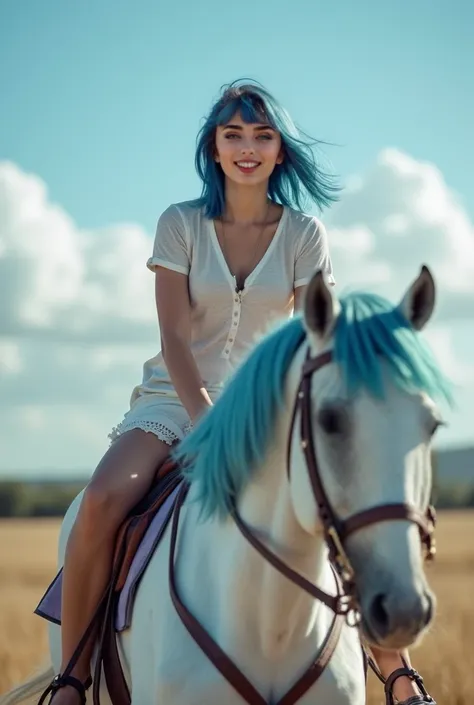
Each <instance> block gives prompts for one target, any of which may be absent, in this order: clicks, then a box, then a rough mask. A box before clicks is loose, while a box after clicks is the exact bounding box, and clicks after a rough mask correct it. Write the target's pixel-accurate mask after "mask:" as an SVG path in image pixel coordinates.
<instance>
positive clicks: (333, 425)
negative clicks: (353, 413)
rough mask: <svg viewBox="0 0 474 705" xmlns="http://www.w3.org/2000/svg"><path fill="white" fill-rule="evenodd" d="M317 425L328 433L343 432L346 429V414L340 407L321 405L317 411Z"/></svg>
mask: <svg viewBox="0 0 474 705" xmlns="http://www.w3.org/2000/svg"><path fill="white" fill-rule="evenodd" d="M318 421H319V425H320V426H321V428H322V429H323V431H325V432H326V433H328V434H329V435H335V434H340V433H344V431H345V430H346V429H347V416H346V414H345V413H344V411H343V410H342V409H338V408H335V407H333V406H327V407H323V408H322V409H321V410H320V411H319V413H318Z"/></svg>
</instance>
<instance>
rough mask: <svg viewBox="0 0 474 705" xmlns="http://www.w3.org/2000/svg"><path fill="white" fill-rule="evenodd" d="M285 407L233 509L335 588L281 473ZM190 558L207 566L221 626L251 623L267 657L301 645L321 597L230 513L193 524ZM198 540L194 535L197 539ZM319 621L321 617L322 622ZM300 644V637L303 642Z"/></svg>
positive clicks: (291, 560) (301, 567) (235, 628)
mask: <svg viewBox="0 0 474 705" xmlns="http://www.w3.org/2000/svg"><path fill="white" fill-rule="evenodd" d="M289 432H290V414H289V413H288V414H287V413H285V414H282V415H280V419H279V422H278V426H277V428H276V429H275V432H274V434H273V439H274V443H273V444H272V448H271V450H270V451H269V453H268V457H267V458H266V461H265V463H264V465H263V466H262V467H261V468H260V470H259V472H258V476H257V477H256V478H255V479H254V480H253V481H252V482H251V483H250V484H249V486H248V488H247V489H246V490H245V491H244V493H243V494H242V497H241V498H240V501H239V506H238V510H239V513H240V515H241V517H242V519H243V520H244V522H245V523H246V524H247V526H248V527H249V528H250V529H251V530H252V531H253V532H254V533H255V534H256V535H257V537H258V538H260V539H261V540H262V541H263V542H264V543H265V544H266V545H267V547H269V548H270V549H271V550H273V551H274V552H275V553H276V554H277V555H278V556H279V557H280V558H281V559H282V560H284V561H285V562H286V563H287V564H288V565H289V566H290V567H292V568H293V569H294V570H297V571H298V572H301V573H303V574H304V575H305V576H306V577H307V578H309V579H310V580H312V581H313V582H315V583H317V584H318V585H320V586H321V587H322V588H325V589H327V590H330V591H331V592H332V591H333V589H334V585H333V578H332V573H331V571H330V568H329V564H328V562H327V559H326V553H325V549H324V545H323V541H322V539H320V538H314V537H310V536H309V535H307V534H305V532H303V530H302V529H301V527H300V526H299V525H298V523H297V521H296V519H295V516H294V513H293V509H292V505H291V501H290V492H289V484H288V480H287V477H286V451H287V447H286V446H287V438H288V434H289ZM194 531H195V534H194V539H193V543H194V547H195V548H197V546H198V545H199V549H198V554H200V557H198V555H196V554H195V555H194V559H195V560H197V561H199V563H200V565H201V566H202V565H206V566H207V567H208V568H209V571H210V573H209V580H208V588H209V590H210V591H214V592H215V594H214V596H213V598H212V600H211V601H214V604H216V603H217V604H220V606H221V608H223V609H225V613H226V614H227V615H228V623H227V628H228V629H229V631H230V633H232V635H233V637H236V638H238V635H239V633H240V632H241V631H242V636H243V639H244V643H246V642H247V638H248V637H247V636H246V635H245V634H244V632H243V630H245V629H248V628H249V625H251V628H252V630H254V631H255V642H256V643H259V644H260V648H261V651H262V653H263V654H264V655H265V656H266V657H268V658H270V659H272V658H277V657H278V656H279V655H282V654H285V653H287V652H288V649H289V648H292V649H293V648H294V649H296V650H297V651H298V642H299V643H300V645H301V648H302V649H303V648H305V649H306V648H307V638H306V642H305V637H307V636H308V632H309V631H310V630H311V629H312V628H313V626H314V624H315V620H316V614H317V610H318V609H319V603H317V602H316V601H315V600H314V598H311V597H310V596H309V595H307V594H306V593H304V592H303V591H302V590H301V588H298V587H297V586H295V585H294V584H293V583H291V582H290V581H289V580H288V579H287V578H285V577H284V576H282V575H281V574H280V573H279V572H278V571H277V570H276V569H275V568H274V567H272V566H271V565H270V564H269V563H268V562H267V561H266V560H265V559H264V558H263V557H262V556H261V555H260V554H259V553H258V552H257V551H256V549H255V548H254V547H252V546H251V545H250V543H248V541H247V540H246V539H245V538H244V537H243V536H242V534H241V533H240V531H239V529H238V527H237V526H236V524H235V523H234V521H233V520H232V519H230V518H229V519H228V520H227V521H226V522H225V523H224V524H217V525H216V524H215V523H214V522H208V523H206V524H201V525H197V526H196V527H195V529H194ZM196 542H197V543H196ZM324 626H325V625H322V628H323V629H324ZM303 644H305V645H304V646H303Z"/></svg>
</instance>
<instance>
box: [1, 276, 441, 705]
mask: <svg viewBox="0 0 474 705" xmlns="http://www.w3.org/2000/svg"><path fill="white" fill-rule="evenodd" d="M434 304H435V285H434V281H433V278H432V276H431V274H430V272H429V271H428V269H427V268H426V267H423V269H422V271H421V273H420V275H419V276H418V278H417V279H416V280H415V281H414V283H413V284H412V285H411V286H410V287H409V288H408V290H407V292H406V293H405V295H404V296H403V298H402V300H401V302H400V304H399V305H397V306H395V307H394V306H392V305H390V304H389V303H388V302H387V301H385V300H384V299H381V298H380V297H377V296H374V295H370V294H367V293H360V294H358V293H356V294H349V295H347V296H345V297H343V298H341V299H340V300H338V299H336V298H335V297H334V295H333V293H332V292H331V290H330V289H329V288H328V287H327V286H326V284H325V282H324V279H323V276H322V275H321V274H320V273H317V274H315V276H314V277H313V279H312V280H311V282H310V283H309V285H308V287H307V291H306V298H305V306H304V313H303V316H302V318H301V319H300V318H299V317H298V318H295V319H293V320H292V321H290V322H288V323H285V324H284V325H283V326H282V327H281V328H279V329H278V330H276V331H274V332H272V333H271V334H270V335H268V336H266V337H265V338H264V339H263V340H262V341H261V342H260V343H259V344H258V345H257V346H256V347H255V349H254V350H253V352H252V353H251V354H250V356H249V358H248V360H247V361H246V362H245V363H244V364H243V365H242V367H241V368H240V369H239V371H238V372H237V373H236V375H235V377H234V378H233V379H232V380H231V381H230V382H229V384H228V386H227V387H226V389H225V391H224V392H223V394H222V396H221V397H220V399H219V400H218V402H217V403H216V405H215V406H214V407H213V409H212V410H211V411H210V412H209V413H208V414H207V416H206V417H205V418H204V419H203V420H202V421H201V423H200V424H199V426H198V427H197V428H196V429H195V430H194V431H193V432H192V433H191V434H190V435H189V436H188V437H187V439H186V440H185V441H184V442H183V443H182V445H181V446H180V448H179V456H178V457H179V459H180V460H181V461H182V462H184V463H185V466H186V471H185V475H186V479H187V481H188V482H189V487H190V489H189V493H188V496H187V497H186V499H185V501H184V503H183V506H182V508H181V512H180V518H179V526H178V528H177V531H178V533H177V544H176V555H175V572H176V585H177V590H178V593H179V596H180V598H181V600H182V602H183V603H184V605H186V607H187V608H188V609H189V610H190V612H191V613H192V614H193V615H194V616H195V617H196V618H197V619H198V620H199V622H200V623H201V625H203V627H204V628H205V629H206V630H207V632H208V633H209V634H210V635H211V636H212V638H213V639H214V640H215V642H216V643H217V644H218V645H219V647H220V648H221V649H223V651H224V652H225V653H226V654H227V655H228V656H229V657H230V658H231V659H232V661H233V663H234V664H235V665H236V666H237V667H238V669H239V670H240V671H241V672H242V673H243V674H244V675H245V677H246V679H247V680H248V681H249V682H250V683H251V684H252V686H253V687H254V688H255V689H256V691H258V693H259V694H260V697H261V702H262V703H274V704H277V703H279V702H280V700H281V699H282V698H283V696H284V695H285V693H287V691H288V690H290V689H291V687H292V686H293V684H294V683H295V681H297V680H298V678H300V676H301V675H302V673H304V672H305V670H306V669H307V667H308V666H309V664H310V663H311V662H312V661H314V659H315V657H316V656H317V654H318V650H320V648H321V646H322V645H323V642H324V640H325V638H326V637H327V635H328V632H329V631H330V628H331V625H332V622H333V618H334V613H333V611H332V610H331V609H329V608H328V607H327V606H326V605H324V604H323V603H322V602H321V600H318V599H315V598H314V595H310V594H308V592H306V591H304V590H302V589H301V587H300V586H298V585H296V584H295V583H294V582H293V581H292V580H289V579H288V577H285V576H284V575H282V574H281V573H280V572H279V571H278V570H276V569H275V567H274V566H272V565H271V564H270V563H269V562H268V560H266V559H265V558H264V557H262V555H261V554H260V551H259V550H256V548H255V546H253V545H251V543H250V542H249V540H248V539H247V538H246V537H245V536H244V535H243V534H242V531H241V529H240V528H239V526H238V523H237V517H239V516H240V517H241V519H242V521H243V522H244V524H245V526H246V527H248V528H249V531H250V532H251V533H252V535H253V536H255V537H258V540H259V541H260V542H261V543H262V544H263V545H264V546H266V547H267V548H268V549H270V550H271V551H272V552H273V554H276V555H277V556H278V557H279V558H280V559H281V560H282V561H283V562H284V564H285V565H287V566H289V567H290V568H291V569H293V570H294V571H297V572H298V573H300V574H303V575H304V576H305V577H306V578H307V579H308V580H309V581H311V583H312V584H315V585H317V586H318V587H319V588H320V590H322V591H324V593H327V595H330V596H334V595H336V594H337V584H336V580H335V576H334V572H333V570H332V568H331V564H330V561H329V559H328V550H327V537H328V534H327V531H326V530H325V525H324V523H323V522H322V521H321V517H320V512H318V509H317V502H318V503H319V504H320V505H321V498H320V497H319V498H318V495H317V492H316V496H315V487H314V478H312V477H311V472H309V468H308V463H309V464H311V457H310V455H308V452H309V451H311V448H312V445H313V442H314V446H315V457H316V459H317V465H316V472H317V474H318V477H319V480H320V481H321V485H322V487H323V488H324V491H325V495H326V499H327V502H328V504H329V507H328V509H329V510H330V514H331V512H333V513H334V517H335V518H334V521H336V520H337V521H339V520H348V521H347V526H348V525H349V524H350V522H351V517H353V516H354V515H357V516H360V517H362V519H366V521H365V520H364V521H361V522H359V524H360V525H359V526H355V525H354V526H352V528H351V529H350V530H347V531H345V535H339V536H336V537H335V544H334V545H335V546H336V554H334V553H333V558H334V556H336V558H337V559H338V560H339V562H340V564H342V575H343V577H344V579H345V580H346V581H347V582H346V587H347V585H352V584H353V585H352V586H353V588H355V589H354V592H353V595H352V598H351V601H350V606H351V607H355V606H356V605H357V611H358V612H359V613H360V623H359V627H358V628H355V627H354V626H352V625H351V624H350V623H348V621H349V620H348V621H346V620H343V624H342V630H341V633H340V636H339V639H338V641H337V644H336V646H335V649H334V651H333V653H332V655H331V657H330V659H329V663H328V664H327V665H326V668H325V669H324V671H323V672H322V674H321V676H320V677H319V678H318V679H317V680H316V682H315V683H314V684H313V685H312V686H311V687H309V689H307V690H306V692H304V693H302V695H301V697H300V699H299V700H298V703H299V705H328V703H331V705H363V703H365V700H366V687H365V677H364V670H363V657H362V651H361V641H360V639H361V634H362V636H363V637H364V639H365V640H366V641H367V642H368V643H369V644H370V643H372V644H374V645H378V646H380V647H385V648H388V649H402V648H404V647H411V646H413V644H414V643H415V642H417V641H418V640H419V639H420V638H421V637H422V635H423V634H424V633H425V631H426V629H427V628H428V626H429V624H430V623H431V621H432V619H433V615H434V605H435V598H434V595H433V593H432V592H431V591H430V589H429V587H428V584H427V581H426V578H425V574H424V569H423V557H422V552H421V550H420V548H421V544H420V532H419V527H418V526H417V525H416V523H415V521H411V519H412V518H413V516H415V518H416V517H418V518H417V519H416V521H418V523H419V524H423V522H422V521H421V520H420V519H419V517H421V516H422V515H424V514H425V512H426V510H427V507H428V503H429V497H430V492H431V465H430V442H431V438H432V435H433V433H434V432H435V430H436V428H437V427H438V426H439V425H440V423H441V417H440V412H439V411H438V408H437V406H436V404H435V398H436V397H443V396H444V397H446V396H447V395H448V394H449V392H448V391H447V390H448V387H447V383H445V381H444V380H443V377H442V375H441V373H440V372H439V370H438V368H437V366H436V364H435V363H434V361H433V358H432V357H431V355H430V353H429V352H428V350H427V349H426V348H425V346H424V344H423V343H422V341H421V337H420V335H419V331H420V330H421V329H422V328H423V327H424V326H425V324H426V323H427V321H428V320H429V318H430V317H431V314H432V312H433V308H434ZM327 351H331V357H330V359H329V357H328V359H326V360H324V358H323V357H321V355H323V356H324V354H325V353H326V352H327ZM308 355H309V356H310V358H311V359H312V360H313V362H312V363H311V362H309V363H308V361H307V356H308ZM315 360H320V361H321V364H319V363H318V362H314V361H315ZM323 363H324V364H323ZM308 364H309V365H310V367H311V365H312V367H313V370H312V372H311V374H309V375H308V374H306V377H305V379H306V380H307V383H308V384H309V387H307V388H306V391H308V390H309V397H310V398H309V399H306V402H308V403H309V407H306V411H308V408H309V410H310V414H309V417H308V418H307V423H308V424H309V426H308V427H307V429H306V430H307V431H308V429H309V435H310V438H309V439H308V438H302V433H303V435H304V434H305V430H304V426H303V427H301V425H300V421H301V416H302V415H303V414H304V413H305V410H304V408H303V406H299V407H298V409H297V411H296V414H295V417H294V418H293V415H292V411H293V407H294V405H295V402H297V403H303V402H302V398H303V397H304V386H303V387H302V386H301V384H300V383H301V379H302V375H303V377H304V374H303V371H304V369H305V365H306V371H307V369H308ZM290 438H291V439H292V445H291V450H290V453H289V462H288V467H287V450H288V442H289V439H290ZM308 443H309V445H308ZM308 447H309V451H308ZM312 472H313V473H314V468H313V471H312ZM79 501H80V496H79V497H78V498H77V499H76V500H75V501H74V502H73V504H72V505H71V507H70V509H69V510H68V512H67V514H66V516H65V518H64V522H63V525H62V530H61V535H60V554H59V555H60V562H62V559H63V554H64V549H65V546H66V542H67V537H68V534H69V532H70V530H71V526H72V524H73V522H74V518H75V515H76V513H77V509H78V504H79ZM234 502H235V504H234ZM393 505H394V506H395V507H398V508H400V507H404V506H407V507H411V508H413V509H412V514H411V515H410V514H409V513H407V514H406V515H405V514H404V513H403V511H402V512H401V513H399V512H398V513H397V510H394V511H393V516H391V515H390V514H389V515H388V516H385V517H382V516H381V513H383V510H384V508H387V506H388V507H390V506H393ZM234 507H235V508H236V510H237V511H238V514H235V513H234V511H233V508H234ZM374 507H375V508H377V507H379V509H376V510H375V512H374V511H372V508H374ZM366 510H369V511H368V512H367V511H366ZM331 516H332V515H331ZM356 523H357V522H356ZM326 524H327V522H326ZM343 525H344V526H345V524H343V523H340V524H339V527H341V526H343ZM327 528H328V527H327V525H326V529H327ZM426 533H427V531H425V533H424V535H425V538H426ZM170 534H171V528H170V526H168V528H167V530H166V534H165V535H164V538H163V539H162V541H161V544H160V546H159V549H158V550H157V551H156V552H155V554H154V555H153V557H152V559H151V561H150V563H149V565H148V567H147V570H146V573H145V575H144V577H143V579H142V581H141V583H140V586H139V589H138V593H137V595H136V600H135V604H134V609H133V617H132V622H131V627H130V628H129V629H128V630H127V631H125V632H123V633H122V634H120V636H119V637H118V638H119V646H120V653H121V658H122V663H123V669H124V673H125V676H126V679H127V682H128V685H129V689H130V693H131V702H132V705H152V704H155V703H156V704H160V705H161V704H162V703H163V704H165V703H166V705H223V703H225V704H226V705H242V703H243V702H245V700H244V699H243V698H242V697H241V695H239V693H238V692H237V691H236V689H235V688H234V687H233V686H232V685H231V684H229V682H228V681H227V680H226V678H224V676H223V675H222V674H221V673H220V671H219V669H218V668H217V667H216V666H215V665H214V664H213V663H212V662H211V661H210V660H209V658H208V657H207V656H206V655H205V653H204V652H203V650H202V649H201V648H200V647H199V646H198V645H197V644H196V642H195V641H194V639H193V638H192V637H191V636H190V634H189V632H188V631H187V629H186V628H185V626H183V623H182V621H181V619H180V617H179V615H178V613H177V610H176V608H175V605H174V604H173V602H172V599H171V597H170V588H169V553H170ZM329 534H330V536H331V537H333V538H334V532H332V533H331V532H329ZM349 534H350V536H349ZM339 539H341V541H342V542H343V543H344V549H345V550H342V547H341V546H340V541H339ZM334 545H333V548H334ZM338 547H339V548H338ZM339 549H340V550H339ZM321 594H322V593H321ZM354 596H356V599H357V602H354ZM344 604H346V605H347V604H348V603H344ZM342 611H344V610H342ZM49 636H50V647H51V659H52V664H53V665H52V667H51V668H49V669H47V671H45V672H44V673H43V674H41V675H40V676H37V677H36V678H33V679H31V680H30V681H29V682H27V683H26V684H24V685H22V686H19V687H18V688H17V689H16V690H14V691H11V693H10V694H9V695H7V696H5V697H4V698H3V699H2V700H1V703H2V705H7V704H8V705H12V704H13V703H17V702H21V701H23V700H24V699H25V698H26V697H27V696H28V697H32V696H33V695H35V696H37V695H38V694H39V692H40V691H41V690H42V689H43V688H44V687H45V686H46V685H47V684H48V682H49V681H50V680H51V678H52V676H53V674H54V673H57V672H58V669H59V666H60V661H61V656H60V628H59V627H58V626H56V625H54V624H50V625H49ZM90 693H91V691H88V703H89V702H91V700H92V697H91V695H90ZM101 702H102V703H103V704H104V705H106V703H109V702H110V700H109V697H108V694H107V692H106V688H105V684H104V683H102V686H101ZM254 702H257V701H254ZM282 702H286V701H282Z"/></svg>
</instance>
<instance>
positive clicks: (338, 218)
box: [0, 150, 474, 471]
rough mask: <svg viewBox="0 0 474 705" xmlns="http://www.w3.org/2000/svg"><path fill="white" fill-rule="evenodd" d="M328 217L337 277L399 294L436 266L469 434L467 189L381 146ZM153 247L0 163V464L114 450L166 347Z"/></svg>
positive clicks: (458, 418) (447, 347)
mask: <svg viewBox="0 0 474 705" xmlns="http://www.w3.org/2000/svg"><path fill="white" fill-rule="evenodd" d="M325 220H326V218H325ZM327 222H328V231H329V238H330V245H331V252H332V256H333V260H334V265H335V271H336V277H337V280H338V289H339V290H340V289H342V290H343V289H344V288H346V287H351V288H352V287H353V286H358V287H364V288H367V289H369V290H373V291H378V292H380V293H382V294H384V295H386V296H388V297H389V298H391V299H392V300H394V301H395V300H397V299H398V297H399V296H400V295H401V293H402V292H403V291H404V290H405V289H406V287H407V286H408V284H409V282H410V281H411V280H412V279H413V277H414V276H415V275H416V274H417V272H418V270H419V267H420V265H421V264H422V263H423V262H426V263H428V264H429V265H430V266H431V267H432V268H433V271H434V274H435V277H436V280H437V283H438V291H439V298H438V300H439V308H438V312H437V315H436V319H437V321H438V322H437V324H435V325H434V326H430V327H429V328H428V331H427V336H428V340H429V342H430V343H431V346H432V347H433V349H434V351H435V354H436V356H437V358H438V360H439V361H440V363H441V366H442V367H443V369H444V370H445V371H446V372H447V374H448V375H449V376H450V377H451V378H452V379H453V381H454V383H455V384H456V385H457V386H459V388H460V390H461V397H462V404H461V407H460V409H461V410H460V411H459V412H458V413H457V414H455V415H454V418H453V421H452V429H453V430H452V432H451V431H450V432H449V433H452V435H451V436H450V437H452V438H454V437H455V438H457V439H459V437H460V434H461V436H463V434H464V436H463V437H466V436H467V437H470V438H471V439H472V430H471V424H470V421H469V419H470V418H472V401H471V400H472V398H474V366H473V365H472V363H471V359H472V355H471V346H472V344H471V339H470V335H468V334H467V333H466V330H467V328H466V326H465V324H464V326H463V323H462V319H463V317H464V318H466V317H469V318H471V319H472V308H473V304H474V234H473V226H472V224H471V223H470V221H469V218H468V216H467V214H466V212H465V211H464V209H463V207H462V205H461V203H460V201H459V199H457V198H456V196H455V195H454V194H453V193H452V192H451V191H450V190H449V189H448V188H447V186H446V184H445V183H444V180H443V177H442V175H441V174H440V172H439V171H438V170H437V169H436V168H435V167H434V166H432V165H429V164H423V163H420V162H417V161H416V160H414V159H412V158H411V157H409V156H407V155H405V154H402V153H400V152H398V151H396V150H385V151H384V152H382V153H381V154H380V155H379V156H378V158H377V160H376V162H375V163H374V165H373V166H372V168H371V169H369V170H368V171H367V173H364V174H359V175H357V176H356V177H354V178H352V179H351V180H350V183H349V186H348V188H347V190H346V191H345V193H344V195H343V198H342V201H341V203H340V204H338V205H337V206H336V207H335V208H333V209H332V210H331V212H330V220H329V218H328V219H327ZM151 248H152V235H151V234H146V233H145V232H144V231H143V229H142V228H140V227H139V226H137V225H133V224H132V225H130V224H128V225H127V224H119V225H113V226H109V227H107V228H102V229H100V230H95V231H93V232H92V231H85V230H83V229H81V228H79V227H78V226H77V225H76V224H75V223H74V222H73V221H72V219H71V218H70V217H69V216H68V214H67V213H65V212H64V210H62V209H61V208H60V207H59V206H57V205H54V204H53V203H51V201H50V199H49V197H48V193H47V189H46V186H45V184H44V183H43V182H42V181H41V180H40V179H39V178H38V177H36V176H34V175H31V174H25V173H24V172H22V171H21V170H20V169H19V168H18V167H17V166H15V165H14V164H11V163H3V164H2V163H0V281H1V297H0V399H1V400H2V405H1V406H0V447H1V448H2V458H1V460H0V462H1V466H0V471H1V469H2V468H4V469H8V468H14V467H17V468H29V467H35V466H36V467H43V468H47V467H70V468H80V467H82V468H84V469H87V470H89V471H90V470H92V468H93V467H94V466H95V464H96V463H97V461H98V460H99V458H100V456H101V454H102V453H103V452H104V451H105V450H106V448H107V445H108V440H107V433H108V432H109V431H110V429H111V427H112V426H114V425H116V424H117V423H118V422H119V421H120V420H121V418H122V415H123V413H124V412H125V411H126V410H127V408H128V401H129V397H130V393H131V391H132V388H133V386H134V385H135V384H137V383H138V382H139V381H140V379H141V373H142V364H143V362H144V360H146V359H147V358H148V357H151V356H152V355H154V354H155V353H156V351H157V349H158V346H159V334H158V327H157V323H156V313H155V305H154V294H153V276H152V274H151V273H150V272H148V270H147V269H146V266H145V263H146V260H147V258H148V256H149V254H150V251H151ZM461 329H462V330H461ZM445 437H446V436H445ZM446 438H447V437H446ZM25 440H26V441H27V442H25ZM447 440H449V438H447Z"/></svg>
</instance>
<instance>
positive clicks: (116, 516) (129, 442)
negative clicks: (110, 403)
mask: <svg viewBox="0 0 474 705" xmlns="http://www.w3.org/2000/svg"><path fill="white" fill-rule="evenodd" d="M162 446H164V444H162V443H161V442H160V441H158V439H155V442H154V443H153V442H150V438H148V437H145V436H144V435H143V436H141V435H139V434H134V432H133V431H132V432H129V434H127V437H125V434H124V437H123V438H121V439H119V440H118V441H116V442H115V444H114V445H113V446H112V447H111V448H110V449H109V451H108V452H107V453H106V454H105V456H104V458H103V459H102V461H101V462H100V464H99V466H98V467H97V470H96V472H95V473H94V475H93V476H92V478H91V480H90V482H89V484H88V485H87V487H86V489H85V490H84V495H83V497H82V501H81V507H80V510H79V515H80V521H81V524H82V529H83V531H84V532H85V533H86V534H88V535H90V538H91V540H94V539H96V540H97V538H102V537H103V538H107V536H108V534H114V533H115V532H116V530H117V529H118V528H119V525H120V524H121V522H122V521H123V520H124V519H125V518H126V516H127V514H128V512H129V511H130V509H132V507H133V506H134V505H135V504H136V503H137V502H138V501H139V500H140V499H141V498H142V497H143V495H144V494H145V492H146V491H147V489H148V487H149V486H150V484H151V483H152V481H153V475H154V473H155V471H156V468H157V465H158V464H159V462H160V461H162V460H163V459H164V457H165V455H166V452H167V450H166V447H162ZM98 531H100V536H98V535H97V532H98Z"/></svg>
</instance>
